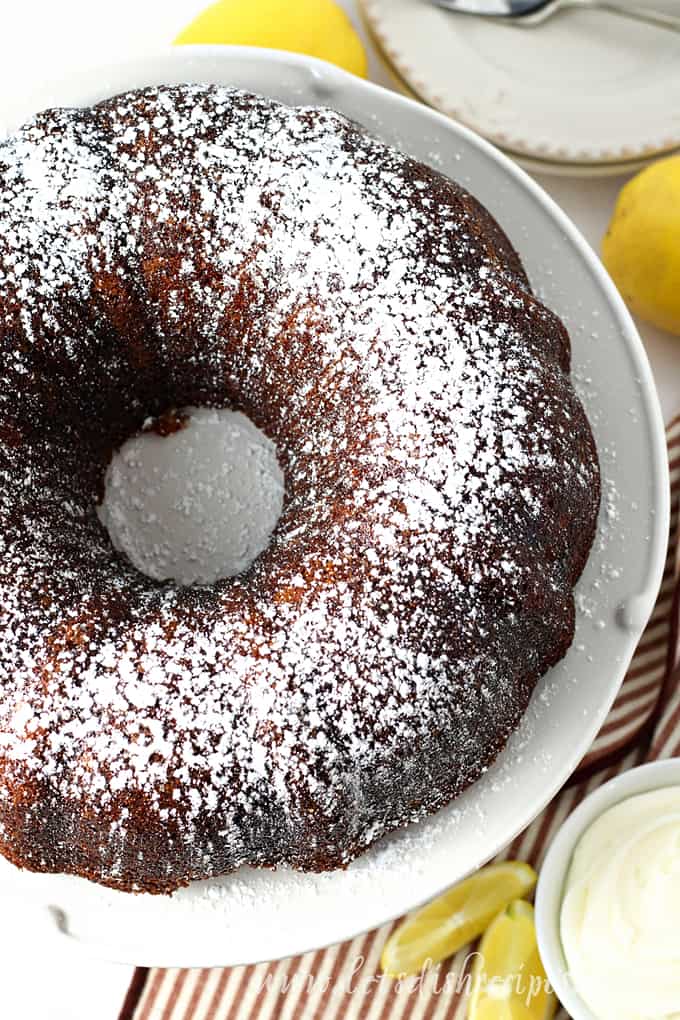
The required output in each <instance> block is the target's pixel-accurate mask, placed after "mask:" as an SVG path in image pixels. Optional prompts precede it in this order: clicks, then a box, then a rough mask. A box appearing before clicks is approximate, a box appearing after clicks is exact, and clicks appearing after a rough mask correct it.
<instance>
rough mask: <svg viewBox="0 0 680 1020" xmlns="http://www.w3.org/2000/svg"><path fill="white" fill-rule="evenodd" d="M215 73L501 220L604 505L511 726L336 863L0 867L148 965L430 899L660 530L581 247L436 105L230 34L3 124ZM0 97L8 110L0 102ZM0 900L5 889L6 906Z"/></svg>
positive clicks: (521, 782)
mask: <svg viewBox="0 0 680 1020" xmlns="http://www.w3.org/2000/svg"><path fill="white" fill-rule="evenodd" d="M186 81H197V82H215V83H219V84H232V85H238V86H241V87H244V88H248V89H251V90H253V91H257V92H260V93H263V94H265V95H270V96H273V97H276V98H278V99H281V100H283V101H284V102H288V103H292V104H317V105H318V104H326V105H329V106H333V107H335V108H336V109H337V110H340V111H341V112H343V113H345V114H347V115H348V116H349V117H351V118H353V119H354V120H356V121H359V122H361V123H363V124H364V125H365V126H366V127H367V128H369V130H371V131H373V132H374V133H375V134H377V135H379V136H380V137H382V138H383V139H384V140H385V141H387V142H390V143H393V144H395V145H397V146H399V147H400V148H401V149H403V150H405V151H407V152H409V153H411V154H412V155H414V156H416V157H418V158H419V159H422V160H424V161H425V162H427V163H430V164H432V165H433V166H435V167H437V168H439V169H441V170H443V171H444V172H445V173H448V174H449V175H450V176H452V177H455V178H457V179H458V180H459V181H460V182H461V183H462V184H463V185H465V186H467V187H468V188H469V189H470V190H471V191H472V192H473V193H474V194H475V195H476V196H477V197H478V198H479V199H480V200H481V201H482V202H483V203H484V204H485V205H486V206H488V208H489V209H490V210H491V212H492V213H494V214H495V215H496V217H497V218H498V219H499V220H500V222H501V224H502V225H503V226H504V227H505V229H506V230H507V232H508V234H509V236H510V238H511V240H512V241H514V243H515V245H516V247H517V248H518V250H519V251H520V253H521V255H522V258H523V260H524V263H525V266H526V268H527V271H528V273H529V276H530V278H531V279H532V282H533V284H534V286H535V288H536V289H537V291H538V292H539V293H540V295H541V297H542V298H543V299H544V300H545V301H546V303H547V304H548V305H549V306H550V307H551V308H553V309H554V310H555V311H556V312H557V313H558V314H559V315H561V316H562V317H563V318H564V319H565V321H566V323H567V325H568V327H569V329H570V331H571V335H572V341H573V361H574V372H575V379H576V382H577V385H578V388H579V391H580V393H581V396H582V399H583V400H584V403H585V405H586V409H587V411H588V414H589V416H590V420H591V423H592V426H593V430H594V433H595V438H596V442H597V445H598V450H599V453H600V459H601V464H602V471H603V480H604V499H603V512H602V514H601V517H600V522H599V528H598V534H597V538H596V541H595V544H594V546H593V551H592V554H591V556H590V559H589V561H588V565H587V567H586V569H585V571H584V574H583V577H582V578H581V580H580V582H579V585H578V602H579V606H580V608H581V612H580V613H579V615H578V621H577V634H576V639H575V641H574V644H573V646H572V648H571V649H570V650H569V652H568V654H567V656H566V657H565V658H564V660H563V661H562V662H561V663H560V664H559V665H558V666H557V667H556V668H555V669H553V670H551V671H550V673H549V674H548V675H547V676H546V677H544V679H543V680H542V681H541V683H540V684H539V685H538V688H537V690H536V693H535V696H534V698H533V700H532V703H531V705H530V707H529V710H528V711H527V713H526V716H525V718H524V721H523V723H522V725H521V726H520V728H519V730H518V732H517V733H516V734H515V735H514V737H513V738H512V740H511V741H510V742H509V744H508V747H507V748H506V749H505V751H504V752H503V753H502V754H501V755H500V756H499V758H498V760H497V761H496V762H495V763H494V765H493V767H492V768H490V769H489V770H488V772H487V773H486V775H484V776H483V777H482V778H481V779H480V780H479V781H478V782H477V783H475V784H474V786H472V787H471V788H470V789H468V790H467V791H466V792H465V793H464V794H463V795H462V796H461V797H460V798H458V800H456V801H455V802H454V803H453V804H451V805H449V807H447V808H445V809H444V810H442V811H440V812H439V813H438V814H437V815H435V816H433V817H432V818H429V819H427V820H425V821H423V822H421V823H419V824H418V825H413V826H410V827H408V828H406V829H403V830H401V831H399V832H396V833H394V834H393V835H391V836H389V837H388V838H386V839H384V840H382V841H380V842H379V843H378V844H377V845H376V846H375V847H373V848H372V849H371V850H370V851H369V852H368V853H366V854H364V855H363V856H362V857H361V858H360V859H359V860H357V861H356V862H355V863H354V864H353V865H351V867H349V868H348V869H347V870H345V871H337V872H332V873H328V874H323V875H302V874H299V873H294V872H292V871H287V870H278V871H275V872H267V871H252V870H249V869H242V870H241V871H239V872H237V873H236V874H234V875H227V876H225V877H224V878H222V879H218V880H214V881H212V882H203V883H194V884H193V885H192V886H190V887H189V888H188V889H184V890H179V891H178V892H177V893H176V894H174V895H173V896H172V897H152V896H130V895H128V894H125V893H120V892H118V893H117V892H112V891H110V890H106V889H103V888H102V887H99V886H96V885H93V884H92V883H88V882H86V881H84V880H82V879H78V878H73V877H68V876H63V875H56V876H53V875H32V874H27V873H20V872H18V871H17V869H16V868H13V867H12V866H11V865H9V864H7V863H6V862H4V861H2V862H0V882H1V883H2V885H3V892H4V893H5V894H6V897H9V896H10V895H11V894H15V895H16V896H18V897H20V898H21V900H22V904H23V909H25V904H26V903H27V902H29V901H31V902H33V903H34V905H35V907H36V909H37V911H38V916H39V918H41V919H43V921H44V922H47V921H49V925H47V924H45V923H43V924H42V926H41V925H36V931H40V930H43V929H45V928H49V929H51V930H52V931H53V930H54V920H55V919H58V920H59V923H60V926H61V928H62V930H63V931H66V932H68V934H69V935H71V936H72V938H73V940H74V941H77V942H78V943H80V944H81V945H84V946H86V947H87V948H88V949H90V951H92V952H94V953H98V954H100V955H103V956H106V957H108V958H111V959H118V960H121V961H126V962H136V963H146V964H158V965H164V966H209V965H225V966H226V965H233V964H237V963H246V962H254V961H256V960H267V959H275V958H277V957H283V956H289V955H292V954H294V953H299V952H302V951H305V950H308V949H310V948H317V947H319V946H323V945H327V944H329V943H333V942H338V941H341V940H343V939H347V938H350V937H351V936H354V935H356V934H357V932H361V931H365V930H367V929H369V928H374V927H376V926H377V925H379V924H381V923H383V922H385V921H386V920H388V919H389V918H392V917H395V916H397V915H399V914H401V913H404V912H405V911H408V910H410V909H411V908H413V907H415V906H417V905H418V904H420V903H423V902H424V901H425V900H428V899H430V898H431V897H432V896H435V895H436V894H438V893H439V892H441V891H442V890H443V889H445V888H446V887H447V886H449V885H451V884H452V883H453V882H456V881H457V880H458V879H460V878H462V877H463V876H464V875H466V874H467V873H469V872H471V871H473V870H474V869H475V868H477V867H478V866H479V865H480V864H482V863H484V861H486V860H488V859H489V858H490V857H492V856H493V855H494V854H495V853H496V852H497V851H498V850H500V849H501V848H502V847H503V846H505V845H506V844H507V843H508V842H509V841H510V840H511V839H513V837H514V836H515V835H516V834H517V833H518V832H520V831H521V830H522V829H524V828H525V827H526V825H528V823H529V822H530V821H531V820H532V819H533V818H534V817H535V816H536V815H537V814H538V812H539V811H540V810H541V809H542V808H543V807H545V805H546V804H547V802H548V801H549V800H550V799H551V798H552V797H553V796H554V794H555V793H556V792H557V790H559V788H560V787H561V786H562V785H563V783H564V782H565V780H566V779H567V778H568V776H569V775H570V773H571V772H572V771H573V770H574V768H575V767H576V766H577V764H578V763H579V761H580V759H581V758H582V756H583V754H584V753H585V752H586V751H587V749H588V747H589V746H590V744H591V742H592V740H593V738H594V736H595V734H596V733H597V731H598V729H599V728H600V725H601V724H602V721H603V720H604V718H605V716H606V715H607V712H608V711H609V708H610V706H611V704H612V701H613V700H614V697H615V695H616V693H617V691H618V688H619V686H620V683H621V680H622V679H623V676H624V674H625V671H626V669H627V667H628V664H629V662H630V659H631V656H632V654H633V651H634V649H635V647H636V645H637V642H638V640H639V637H640V634H641V632H642V630H643V628H644V625H645V623H646V621H647V619H648V617H649V614H650V612H651V609H652V607H653V605H654V601H655V598H656V593H657V590H658V585H659V581H660V578H661V574H662V570H663V564H664V558H665V553H666V542H667V535H668V502H669V499H668V467H667V458H666V449H665V442H664V431H663V425H662V420H661V414H660V410H659V405H658V400H657V397H656V391H655V389H654V383H653V380H652V376H651V373H650V369H649V365H648V362H647V359H646V356H645V353H644V350H643V347H642V344H641V342H640V339H639V337H638V335H637V332H636V330H635V327H634V326H633V323H632V321H631V319H630V316H629V315H628V313H627V311H626V309H625V307H624V305H623V302H622V301H621V298H620V297H619V295H618V293H617V291H616V290H615V288H614V286H613V284H612V283H611V281H610V279H609V277H608V276H607V274H606V273H605V271H604V269H603V268H602V266H601V264H600V262H599V260H598V259H597V257H596V256H595V255H594V254H593V252H592V250H591V249H590V248H589V247H588V245H587V243H586V242H585V241H584V240H583V238H582V237H581V235H580V234H579V233H578V231H577V230H576V229H575V227H574V226H573V225H572V223H570V221H569V220H568V219H567V217H566V216H565V215H564V213H562V212H561V211H560V209H558V207H557V206H556V205H555V203H554V202H552V200H551V199H550V198H549V197H548V196H547V195H546V194H545V193H544V192H543V191H542V190H541V188H540V187H539V186H538V185H537V184H535V183H534V182H533V181H532V180H531V179H530V178H529V177H528V176H527V175H526V174H525V173H524V172H523V171H522V170H520V169H518V167H517V166H515V165H514V164H513V163H511V162H510V160H509V159H507V158H506V157H505V156H503V155H502V154H501V153H499V152H498V151H497V150H496V149H494V148H493V146H491V145H490V144H488V143H487V142H485V141H483V140H482V139H480V138H478V137H477V136H476V135H474V134H473V133H472V132H470V131H469V130H467V129H465V128H463V127H461V126H460V125H459V124H455V123H453V122H452V121H451V120H449V119H448V118H447V117H444V116H443V115H441V114H438V113H436V112H434V111H433V110H430V109H427V108H426V107H424V106H422V105H420V104H418V103H414V102H412V101H411V100H409V99H406V98H405V97H403V96H400V95H397V94H396V93H394V92H389V91H386V90H385V89H382V88H379V87H378V86H376V85H372V84H370V83H368V82H365V81H362V80H360V79H358V78H355V77H352V76H351V75H349V74H345V73H343V72H342V71H339V70H338V69H336V68H334V67H332V66H330V65H328V64H324V63H322V62H320V61H316V60H312V59H309V58H303V57H298V56H294V55H292V54H288V53H275V52H273V51H266V50H259V49H258V50H254V49H252V50H251V49H244V48H230V47H183V48H177V49H174V50H169V51H166V52H163V53H161V54H158V55H156V56H149V57H147V58H145V59H144V60H140V59H137V60H135V61H133V62H130V63H127V64H124V65H121V66H119V67H114V68H108V69H107V68H100V69H98V70H97V71H95V72H91V73H88V74H80V75H78V76H76V77H71V78H69V79H67V80H65V81H64V82H62V83H61V84H54V85H40V86H39V88H38V90H37V92H36V93H34V94H33V95H32V96H26V95H20V96H14V97H6V98H4V99H3V107H4V109H3V114H4V117H3V119H4V122H5V123H6V124H18V123H19V122H20V121H21V120H22V119H23V118H24V117H26V116H27V115H28V114H29V113H31V112H33V111H35V110H38V109H41V108H44V107H46V106H50V105H55V104H58V105H85V104H90V103H93V102H96V101H97V100H100V99H103V98H105V97H107V96H112V95H115V94H116V93H118V92H122V91H124V90H125V89H129V88H134V87H138V86H143V85H150V84H157V83H163V82H164V83H178V82H186ZM10 104H11V105H10ZM5 902H6V907H7V908H9V902H8V900H7V899H6V901H5Z"/></svg>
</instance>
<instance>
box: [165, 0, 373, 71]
mask: <svg viewBox="0 0 680 1020" xmlns="http://www.w3.org/2000/svg"><path fill="white" fill-rule="evenodd" d="M193 43H200V44H220V43H221V44H232V45H237V46H265V47H269V48H270V49H275V50H289V51H291V52H293V53H306V54H307V55H308V56H310V57H319V58H320V59H321V60H327V61H328V62H329V63H331V64H336V65H337V66H338V67H342V68H344V70H345V71H350V72H351V73H352V74H356V75H359V76H360V77H362V78H365V77H366V75H367V64H366V51H365V50H364V47H363V45H362V42H361V39H360V38H359V36H358V35H357V33H356V32H355V30H354V27H353V26H352V22H351V21H350V20H349V18H348V17H347V15H346V14H345V12H344V11H343V9H342V8H341V7H339V6H338V4H336V3H334V2H333V0H295V2H292V0H218V3H215V4H211V6H210V7H206V9H205V10H204V11H201V13H200V14H198V15H197V16H196V17H195V18H194V20H193V21H192V22H191V23H190V24H189V25H187V27H186V28H185V29H184V30H183V31H182V32H180V34H179V35H178V36H177V38H176V39H175V44H176V45H188V44H193Z"/></svg>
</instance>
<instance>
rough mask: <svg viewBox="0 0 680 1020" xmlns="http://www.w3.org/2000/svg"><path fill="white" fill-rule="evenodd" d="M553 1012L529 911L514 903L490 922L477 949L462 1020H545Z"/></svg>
mask: <svg viewBox="0 0 680 1020" xmlns="http://www.w3.org/2000/svg"><path fill="white" fill-rule="evenodd" d="M556 1009H557V999H556V998H555V993H554V992H553V991H552V989H551V987H550V985H549V983H548V979H547V977H546V975H545V970H544V969H543V964H542V963H541V958H540V956H539V955H538V945H537V943H536V926H535V925H534V908H533V907H532V906H531V904H530V903H527V902H526V901H525V900H514V902H512V903H511V904H510V905H509V906H508V907H506V909H505V910H504V911H503V912H502V913H501V914H499V915H498V917H497V918H496V919H495V920H494V921H492V922H491V925H490V926H489V928H488V929H487V931H486V933H485V935H484V938H483V939H482V941H481V942H480V944H479V949H478V951H477V954H476V956H475V962H474V964H473V967H472V985H471V993H470V1003H469V1006H468V1020H550V1017H552V1016H554V1014H555V1010H556Z"/></svg>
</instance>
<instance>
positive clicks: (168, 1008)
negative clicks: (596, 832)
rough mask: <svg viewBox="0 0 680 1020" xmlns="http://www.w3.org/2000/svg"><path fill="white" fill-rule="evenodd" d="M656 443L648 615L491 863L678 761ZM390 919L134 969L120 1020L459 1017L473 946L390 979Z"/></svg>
mask: <svg viewBox="0 0 680 1020" xmlns="http://www.w3.org/2000/svg"><path fill="white" fill-rule="evenodd" d="M667 442H668V455H669V463H670V470H671V523H670V536H669V546H668V555H667V559H666V568H665V571H664V575H663V582H662V585H661V589H660V592H659V598H658V601H657V604H656V607H655V609H654V613H653V615H652V618H651V620H650V621H649V624H648V626H647V629H646V630H645V633H644V634H643V636H642V640H641V641H640V644H639V646H638V648H637V651H636V653H635V657H634V659H633V661H632V663H631V666H630V669H629V671H628V673H627V675H626V678H625V680H624V683H623V685H622V687H621V690H620V692H619V695H618V697H617V699H616V701H615V703H614V705H613V707H612V710H611V712H610V714H609V716H608V717H607V720H606V722H605V724H604V726H603V727H602V729H601V730H600V733H599V734H598V736H597V738H596V740H595V742H594V744H593V746H592V747H591V749H590V751H589V752H588V754H587V755H586V757H585V758H584V759H583V762H582V763H581V765H580V766H579V768H578V770H577V771H576V773H575V774H574V775H573V776H572V778H571V780H570V782H569V783H568V784H567V786H566V787H564V788H563V790H562V791H561V792H560V794H559V795H558V796H557V797H556V798H555V799H554V800H553V801H552V802H551V803H550V804H549V805H548V807H547V808H546V809H545V810H544V811H543V812H542V814H540V815H539V816H538V818H536V820H535V821H534V822H533V823H532V825H530V826H529V828H528V829H526V830H525V831H524V832H523V833H522V834H521V835H519V836H518V837H517V838H516V839H515V840H514V841H513V842H512V843H511V844H510V845H509V846H508V847H506V849H505V850H504V851H503V853H501V854H499V857H498V859H503V858H505V857H509V858H517V857H519V858H521V859H523V860H526V861H530V862H531V863H532V864H533V865H534V867H536V868H538V867H540V864H541V860H542V857H543V853H544V851H545V849H546V848H547V846H548V844H549V843H550V841H551V839H552V838H553V836H554V834H555V833H556V831H557V829H558V828H559V826H560V825H561V823H562V822H563V821H564V819H565V818H566V816H567V815H568V814H569V812H570V811H571V810H572V809H573V808H574V807H575V806H576V804H578V802H579V801H580V800H581V799H582V798H583V797H584V796H585V795H586V794H588V793H589V792H590V791H591V790H592V789H594V788H595V787H596V786H599V785H600V784H601V783H603V782H605V781H606V780H608V779H610V778H611V777H612V776H614V775H616V774H617V773H619V772H622V771H624V770H625V769H628V768H631V767H632V766H633V765H637V764H639V763H640V762H642V761H647V760H652V759H656V758H668V757H674V756H680V667H678V666H677V659H678V603H679V602H680V597H679V592H680V584H678V585H676V548H677V547H678V541H677V536H678V504H679V502H680V416H678V417H677V418H675V419H674V420H673V422H671V424H670V425H669V426H668V429H667ZM398 923H399V922H398V921H394V922H390V923H389V924H385V925H383V926H382V928H378V929H376V930H375V931H371V932H367V933H366V934H365V935H360V936H358V937H357V938H355V939H353V940H352V941H351V942H344V943H342V944H340V945H336V946H331V947H329V948H327V949H319V950H318V951H317V952H313V953H305V954H304V955H303V956H295V957H290V958H289V959H286V960H281V961H278V962H274V963H261V964H258V965H256V966H247V967H231V968H213V969H210V970H201V969H192V970H176V969H168V970H164V969H160V968H154V969H150V970H149V969H145V968H138V969H137V971H136V972H135V976H134V979H133V981H132V984H131V986H130V989H129V992H128V995H127V997H126V1000H125V1003H124V1005H123V1009H122V1012H121V1014H120V1020H444V1018H446V1020H463V1017H464V1015H465V1007H466V1001H465V1000H466V992H467V989H468V987H469V983H468V981H466V980H465V978H466V975H467V973H468V967H467V960H468V958H469V954H470V952H471V949H472V948H473V947H467V948H466V949H464V950H462V951H461V952H460V953H459V954H458V955H457V956H456V957H454V958H453V959H452V960H449V961H447V962H445V963H444V964H442V965H441V966H439V967H438V968H435V969H433V970H432V971H430V972H428V973H426V974H425V975H423V976H421V977H420V978H417V979H416V978H413V979H409V980H408V981H404V982H397V981H392V980H390V979H388V978H385V977H384V976H383V975H381V973H380V969H379V959H380V953H381V950H382V947H383V944H384V942H385V940H386V939H387V937H388V936H389V934H390V933H391V932H392V931H393V930H394V928H395V927H396V925H397V924H398Z"/></svg>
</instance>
